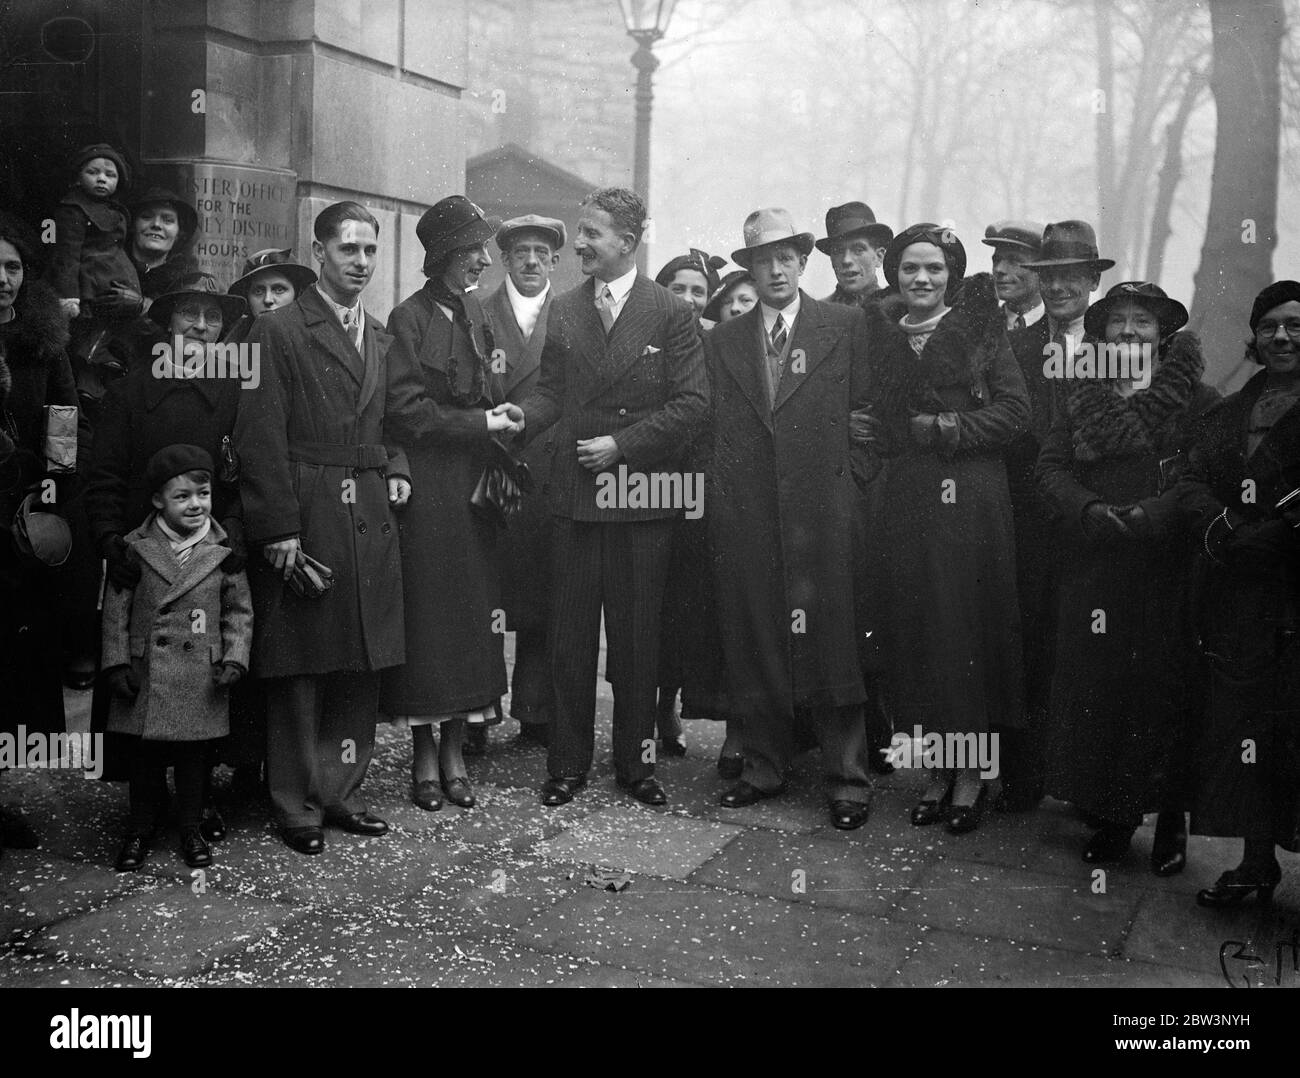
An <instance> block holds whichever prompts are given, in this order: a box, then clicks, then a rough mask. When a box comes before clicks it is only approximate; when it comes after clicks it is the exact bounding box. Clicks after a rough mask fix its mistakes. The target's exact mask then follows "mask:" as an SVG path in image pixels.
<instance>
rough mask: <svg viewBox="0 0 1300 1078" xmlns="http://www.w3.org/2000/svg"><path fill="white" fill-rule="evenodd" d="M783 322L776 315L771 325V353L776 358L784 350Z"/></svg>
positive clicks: (784, 334)
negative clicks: (774, 354) (775, 355)
mask: <svg viewBox="0 0 1300 1078" xmlns="http://www.w3.org/2000/svg"><path fill="white" fill-rule="evenodd" d="M785 338H786V332H785V320H784V319H783V318H782V317H781V316H780V315H779V314H778V315H777V316H776V321H775V322H773V323H772V351H774V352H775V353H776V354H777V355H778V356H779V355H780V354H781V352H782V351H783V350H784V349H785Z"/></svg>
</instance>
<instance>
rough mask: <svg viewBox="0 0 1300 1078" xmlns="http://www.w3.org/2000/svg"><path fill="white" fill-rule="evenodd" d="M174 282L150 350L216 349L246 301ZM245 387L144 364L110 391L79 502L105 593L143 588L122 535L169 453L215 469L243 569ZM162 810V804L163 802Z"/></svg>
mask: <svg viewBox="0 0 1300 1078" xmlns="http://www.w3.org/2000/svg"><path fill="white" fill-rule="evenodd" d="M178 284H179V287H178V288H177V290H176V291H174V292H170V293H168V294H166V295H164V296H159V297H158V298H157V299H156V300H155V301H154V303H153V305H152V306H151V307H150V310H149V316H148V317H149V321H150V323H151V324H152V326H153V338H152V339H153V342H154V343H155V344H166V345H168V346H169V347H170V346H171V344H172V341H173V340H174V338H175V336H177V335H179V336H181V337H182V339H183V340H184V341H186V342H191V343H194V344H198V345H204V344H209V343H213V342H216V341H218V340H220V339H221V337H222V336H223V334H224V333H225V331H226V330H227V329H228V328H229V327H230V326H232V325H234V324H235V322H236V321H237V320H238V318H239V316H240V315H241V314H243V311H244V302H243V300H242V299H238V298H236V297H233V296H226V295H222V294H221V292H220V289H219V287H218V285H217V282H216V281H215V280H214V279H213V278H212V277H209V276H207V275H206V274H194V275H192V276H190V277H186V278H182V279H181V280H180V281H179V282H178ZM146 355H147V353H146ZM242 384H243V383H242V382H241V381H239V380H238V379H237V378H229V377H228V378H209V377H186V376H184V375H183V374H182V373H180V372H177V371H176V370H175V369H174V368H173V367H172V366H171V365H170V362H167V363H164V362H163V361H162V360H160V359H153V358H149V359H148V360H147V361H144V362H139V363H136V364H135V365H134V366H133V367H132V369H131V370H130V372H129V373H128V374H127V375H126V377H125V378H120V379H118V380H117V381H116V382H114V383H113V384H112V386H110V387H109V390H108V393H107V394H106V395H105V397H104V404H103V409H102V412H101V414H100V419H99V426H98V431H97V436H96V438H95V448H94V452H93V454H92V458H91V467H90V483H89V487H88V489H87V491H86V496H85V505H86V516H87V518H88V520H89V523H90V529H91V532H92V538H93V542H94V546H95V549H96V550H97V551H98V552H99V556H100V557H101V558H103V559H104V560H105V561H106V562H107V565H108V584H107V586H108V587H110V588H128V587H133V586H134V585H135V584H136V583H137V582H138V580H139V576H140V568H139V565H138V564H137V563H136V562H135V561H134V560H133V559H132V558H130V557H129V556H128V554H127V544H126V540H125V536H126V535H127V534H128V533H129V532H131V531H133V530H134V529H135V528H138V527H139V526H140V525H141V524H143V523H144V521H145V519H146V518H147V517H148V516H149V514H150V513H151V512H153V504H152V501H151V497H152V494H153V492H152V491H151V490H150V489H149V484H148V481H147V480H146V478H145V472H146V465H147V464H148V463H149V460H150V459H151V458H152V457H153V455H154V454H155V453H157V452H158V451H159V450H160V449H163V448H166V447H167V446H169V445H176V444H187V445H197V446H199V447H200V448H202V449H206V450H207V451H208V454H209V455H210V456H211V457H212V459H213V461H214V462H216V465H217V474H216V475H215V476H214V477H213V483H212V519H213V520H215V521H216V522H217V523H218V524H220V525H221V526H222V528H223V529H225V533H226V543H227V544H228V545H229V546H230V547H231V560H230V562H229V564H228V565H227V566H226V571H227V572H237V571H238V570H240V569H242V568H243V567H244V562H245V557H246V555H245V549H244V529H243V519H242V510H241V507H240V502H239V490H238V487H237V486H236V483H235V480H236V478H237V477H236V476H234V475H232V474H231V471H232V468H233V460H234V457H233V449H232V448H231V443H232V439H233V434H234V429H235V415H236V412H237V411H238V407H239V402H240V396H241V394H242V393H244V392H245V391H244V390H243V389H241V388H240V387H241V385H242ZM110 697H111V691H110V689H109V687H108V685H107V684H105V683H104V682H103V681H102V680H101V681H100V682H98V683H97V684H96V687H95V696H94V699H93V702H92V706H91V724H92V729H96V730H104V729H106V728H107V723H108V714H109V702H110ZM121 738H122V735H107V736H106V738H105V757H106V758H105V762H104V771H103V777H104V778H105V779H109V780H123V779H125V778H126V777H127V775H126V768H127V761H128V759H129V753H130V751H131V746H130V744H129V743H124V742H123V741H122V740H121ZM158 803H160V804H165V799H159V801H158ZM202 830H203V833H204V837H206V838H207V839H208V840H209V841H217V840H220V839H221V838H222V837H223V836H224V834H225V825H224V822H223V821H222V820H221V819H220V817H219V816H218V815H216V814H215V813H209V814H208V815H207V817H206V818H205V819H204V822H203V826H202Z"/></svg>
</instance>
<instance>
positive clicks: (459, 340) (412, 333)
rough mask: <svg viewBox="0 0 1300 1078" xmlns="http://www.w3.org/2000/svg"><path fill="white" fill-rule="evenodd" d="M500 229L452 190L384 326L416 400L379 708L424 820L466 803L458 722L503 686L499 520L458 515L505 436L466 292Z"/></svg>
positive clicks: (426, 228) (470, 797)
mask: <svg viewBox="0 0 1300 1078" xmlns="http://www.w3.org/2000/svg"><path fill="white" fill-rule="evenodd" d="M499 224H500V222H499V221H495V220H486V219H484V217H483V214H482V212H481V211H480V210H479V209H478V207H477V206H475V205H474V204H473V203H472V202H470V201H469V200H468V199H466V198H465V197H463V196H461V195H453V196H451V197H449V198H444V199H442V201H440V202H438V203H437V204H436V205H434V206H433V207H432V208H431V209H430V210H429V211H428V212H427V213H425V215H424V216H423V217H421V218H420V223H419V225H418V227H417V228H416V235H417V236H419V239H420V242H421V244H423V245H424V250H425V259H424V273H425V275H426V276H427V277H428V278H429V280H428V281H427V282H426V283H425V285H424V287H423V288H421V289H420V291H418V292H416V293H415V294H414V295H412V296H409V297H407V299H405V300H404V301H403V302H402V303H400V304H398V306H397V307H395V308H394V309H393V313H392V314H391V315H390V317H389V322H388V329H389V332H390V333H392V334H393V337H394V338H395V339H394V341H393V345H392V347H391V348H390V349H389V352H388V363H389V366H390V370H391V374H390V377H391V378H393V379H397V380H408V381H410V380H412V379H414V380H418V382H419V383H421V384H422V385H423V387H424V392H423V395H422V396H421V397H420V398H419V399H418V403H417V405H416V406H415V407H413V408H411V409H409V410H403V411H402V413H401V414H400V416H399V417H398V418H397V419H396V420H395V422H397V423H399V424H400V427H399V429H396V430H394V432H393V433H394V436H395V438H396V439H397V440H398V441H399V442H400V443H401V444H403V445H404V446H405V447H406V448H407V449H408V450H409V455H410V463H411V485H412V489H413V491H414V493H413V495H412V498H411V503H410V505H409V506H408V507H407V511H406V513H405V514H404V516H403V518H402V522H401V524H400V525H399V531H400V536H401V543H402V586H403V591H404V593H405V609H406V662H405V664H403V665H402V666H399V667H394V668H392V669H391V670H386V671H385V672H384V679H383V688H382V691H381V698H380V707H381V709H382V710H383V711H384V713H385V714H388V715H391V716H392V717H393V718H394V719H395V720H398V721H401V722H404V723H405V724H407V725H409V726H410V727H411V730H412V740H413V744H414V753H415V760H414V766H413V769H412V774H411V799H412V800H413V801H414V802H415V804H416V805H418V806H419V807H420V808H423V809H425V810H427V811H429V812H433V811H436V810H437V809H439V808H441V807H442V796H440V794H441V795H445V796H446V798H447V800H448V801H450V802H452V804H454V805H459V806H461V807H462V808H470V807H471V806H473V804H474V794H473V792H472V791H471V789H470V786H469V780H468V776H467V774H466V771H465V761H464V758H463V756H462V744H463V740H464V736H465V727H466V724H467V723H471V724H475V725H486V724H490V723H493V722H499V721H500V717H499V715H498V712H497V708H496V703H497V701H498V700H499V699H500V697H501V696H503V695H504V694H505V691H506V667H505V655H504V651H503V647H502V639H503V637H502V634H503V632H504V629H505V625H504V613H503V611H502V608H501V588H500V579H499V568H498V560H497V559H498V552H497V538H498V537H497V528H498V525H497V524H495V523H494V522H492V521H491V520H489V519H485V518H484V517H483V516H481V515H480V514H479V513H478V512H476V511H475V510H474V509H473V508H471V506H470V497H471V495H472V494H473V493H474V488H475V487H476V486H477V484H478V481H479V478H480V476H482V474H483V470H484V468H485V466H486V465H487V464H488V463H489V462H490V461H491V460H492V452H493V448H494V447H493V445H492V438H493V435H500V436H502V437H505V436H507V435H508V434H510V433H513V432H514V431H515V429H516V428H515V427H514V426H513V425H512V424H511V423H510V421H509V420H508V419H507V418H506V417H505V416H504V415H498V414H495V413H494V412H493V411H492V408H493V406H494V405H495V404H496V403H498V402H499V401H500V400H503V399H504V393H503V392H502V390H501V379H500V375H499V374H498V373H497V372H494V371H493V370H492V369H491V363H492V360H491V358H490V357H491V355H492V351H493V346H492V341H491V335H490V333H489V332H488V330H487V317H486V316H485V315H484V313H483V308H482V307H481V306H480V305H479V302H478V300H477V299H475V298H474V296H473V295H472V294H470V291H469V290H470V289H472V288H474V287H475V286H476V285H477V284H478V280H479V277H480V276H481V275H482V273H483V271H484V270H485V269H487V267H488V266H490V265H491V264H492V259H491V256H489V254H488V252H487V247H486V246H485V244H486V243H487V241H488V240H489V239H491V238H492V237H493V236H494V235H495V234H496V230H497V227H498V225H499ZM435 726H437V727H440V728H441V735H442V737H441V745H440V746H438V745H436V744H435V741H434V736H433V733H434V727H435Z"/></svg>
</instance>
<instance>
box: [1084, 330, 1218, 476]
mask: <svg viewBox="0 0 1300 1078" xmlns="http://www.w3.org/2000/svg"><path fill="white" fill-rule="evenodd" d="M1204 373H1205V356H1204V355H1202V353H1201V342H1200V338H1198V337H1197V336H1196V334H1195V333H1191V332H1188V331H1186V330H1184V331H1182V332H1179V333H1175V334H1174V335H1173V336H1172V337H1170V338H1169V340H1168V341H1167V342H1166V343H1165V345H1164V347H1163V348H1162V351H1161V359H1160V362H1159V364H1158V365H1157V367H1156V371H1155V373H1154V374H1153V375H1152V377H1151V384H1150V385H1149V386H1148V387H1147V388H1146V389H1144V390H1141V391H1139V392H1137V393H1134V394H1133V395H1132V396H1131V397H1127V398H1126V397H1121V396H1119V394H1117V393H1116V392H1115V391H1114V390H1113V389H1112V388H1111V387H1110V385H1109V383H1107V382H1106V381H1102V380H1097V381H1087V382H1083V383H1082V384H1080V385H1078V386H1077V387H1076V388H1075V389H1074V390H1073V392H1071V393H1070V395H1069V397H1068V398H1067V400H1066V411H1067V412H1068V414H1069V418H1070V431H1071V433H1070V438H1071V442H1072V445H1073V449H1074V459H1075V460H1077V461H1081V462H1085V463H1091V462H1094V461H1098V460H1105V459H1106V458H1108V457H1129V456H1136V455H1138V454H1140V453H1147V452H1152V451H1153V450H1155V449H1156V448H1157V447H1158V445H1159V443H1160V442H1161V441H1162V440H1163V437H1164V436H1166V435H1168V434H1171V433H1173V432H1174V430H1175V429H1176V428H1177V426H1178V423H1179V421H1180V420H1181V419H1182V418H1183V416H1184V415H1185V414H1186V413H1187V411H1188V409H1189V408H1190V407H1191V403H1192V398H1193V397H1194V396H1195V394H1196V389H1197V387H1198V386H1199V385H1200V384H1201V375H1202V374H1204Z"/></svg>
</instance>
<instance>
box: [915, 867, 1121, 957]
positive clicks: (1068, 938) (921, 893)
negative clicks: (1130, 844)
mask: <svg viewBox="0 0 1300 1078" xmlns="http://www.w3.org/2000/svg"><path fill="white" fill-rule="evenodd" d="M1143 893H1144V892H1139V891H1136V890H1133V889H1130V890H1127V891H1123V890H1122V891H1119V892H1112V893H1109V894H1093V893H1092V892H1091V890H1090V889H1089V886H1088V884H1087V883H1086V882H1078V883H1076V882H1074V881H1071V880H1067V879H1063V878H1062V877H1059V876H1051V875H1047V874H1046V873H1033V872H1024V871H1019V870H1015V869H1008V868H1005V867H1003V866H1001V865H987V864H986V865H981V864H975V863H972V862H965V861H955V860H952V859H946V860H942V861H936V862H934V863H933V864H931V865H928V866H927V867H926V868H925V870H924V871H923V872H922V873H921V875H920V876H919V877H918V879H917V881H916V884H915V886H914V887H913V889H912V890H911V891H909V892H908V893H907V894H906V895H905V896H904V897H903V898H902V899H900V901H899V902H898V904H897V906H896V907H895V909H894V910H893V911H892V912H891V914H890V916H891V917H898V918H902V919H905V920H910V921H915V922H918V923H922V924H926V925H930V926H933V927H936V928H948V929H953V930H956V931H964V932H971V933H979V934H980V935H985V936H999V937H1002V938H1004V939H1010V940H1016V941H1017V942H1020V943H1036V944H1042V945H1046V946H1049V947H1057V948H1060V949H1061V950H1066V951H1078V952H1081V953H1085V954H1099V955H1103V956H1104V955H1107V954H1109V953H1110V952H1111V951H1112V950H1114V949H1115V948H1117V947H1119V945H1120V944H1121V943H1122V941H1123V939H1124V934H1125V932H1126V930H1127V929H1128V926H1129V924H1130V923H1131V922H1132V919H1133V915H1134V912H1135V911H1136V909H1137V906H1138V903H1139V901H1140V899H1141V895H1142V894H1143Z"/></svg>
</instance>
